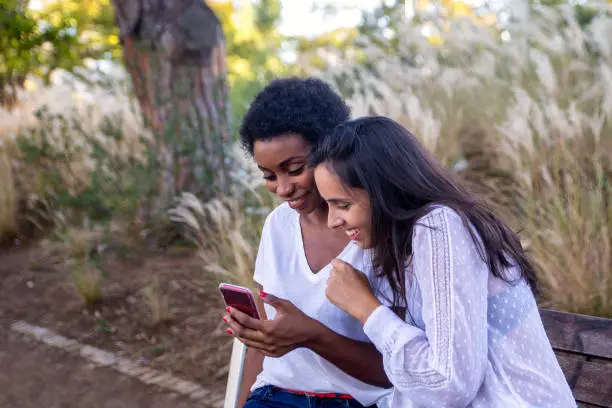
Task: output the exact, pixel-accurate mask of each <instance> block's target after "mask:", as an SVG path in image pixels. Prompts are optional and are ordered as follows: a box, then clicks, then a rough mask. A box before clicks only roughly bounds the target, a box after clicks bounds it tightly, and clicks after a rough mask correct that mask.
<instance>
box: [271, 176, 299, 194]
mask: <svg viewBox="0 0 612 408" xmlns="http://www.w3.org/2000/svg"><path fill="white" fill-rule="evenodd" d="M294 190H295V185H294V184H293V183H292V182H291V181H290V180H289V179H288V178H287V177H279V178H278V179H277V182H276V195H278V196H279V197H282V198H290V197H291V196H292V195H293V192H294Z"/></svg>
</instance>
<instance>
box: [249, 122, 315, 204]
mask: <svg viewBox="0 0 612 408" xmlns="http://www.w3.org/2000/svg"><path fill="white" fill-rule="evenodd" d="M310 149H311V146H310V144H309V143H308V142H307V141H306V139H304V138H303V137H302V136H300V135H297V134H294V133H288V134H286V135H283V136H277V137H274V138H272V139H269V140H257V141H255V144H254V145H253V156H254V158H255V161H256V162H257V167H259V169H260V170H261V171H262V173H263V177H264V179H265V180H266V187H267V188H268V190H269V191H270V192H271V193H273V194H276V195H277V196H278V197H280V198H282V199H283V200H285V201H287V202H288V203H289V206H290V207H291V208H293V209H294V210H296V211H298V212H300V213H303V214H309V213H311V212H312V211H314V210H315V209H317V208H321V204H323V200H322V199H321V196H320V195H319V192H318V191H317V188H316V185H315V182H314V174H313V173H314V171H313V169H311V168H310V167H309V166H308V154H309V153H310Z"/></svg>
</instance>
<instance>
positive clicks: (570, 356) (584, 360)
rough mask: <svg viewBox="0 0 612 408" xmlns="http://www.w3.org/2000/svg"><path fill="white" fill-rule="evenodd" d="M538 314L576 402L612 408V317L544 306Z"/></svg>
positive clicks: (581, 404)
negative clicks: (563, 310) (556, 309)
mask: <svg viewBox="0 0 612 408" xmlns="http://www.w3.org/2000/svg"><path fill="white" fill-rule="evenodd" d="M540 314H541V316H542V322H543V323H544V328H545V329H546V333H547V334H548V338H549V339H550V342H551V343H552V346H553V349H554V350H555V354H556V356H557V360H558V361H559V364H560V365H561V368H562V369H563V372H564V373H565V378H567V381H568V383H569V385H570V387H571V388H572V391H573V393H574V397H575V398H576V401H577V402H578V403H579V404H580V406H584V407H612V319H604V318H600V317H593V316H585V315H579V314H573V313H564V312H558V311H554V310H546V309H541V310H540Z"/></svg>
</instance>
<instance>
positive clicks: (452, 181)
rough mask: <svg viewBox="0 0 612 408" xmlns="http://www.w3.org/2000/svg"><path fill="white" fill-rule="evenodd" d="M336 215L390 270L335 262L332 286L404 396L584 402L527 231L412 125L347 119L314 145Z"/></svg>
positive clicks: (420, 400)
mask: <svg viewBox="0 0 612 408" xmlns="http://www.w3.org/2000/svg"><path fill="white" fill-rule="evenodd" d="M311 166H312V167H314V168H315V181H316V184H317V187H318V189H319V192H320V194H321V196H322V197H323V198H324V199H325V200H326V201H327V203H328V207H329V210H328V226H329V227H330V228H332V229H335V230H343V231H345V233H346V234H347V236H348V237H349V238H350V239H351V240H353V241H354V242H355V243H357V244H358V245H359V246H360V247H362V248H364V249H369V252H370V255H371V262H372V264H373V267H374V268H375V270H377V271H378V278H376V279H371V278H370V279H368V278H367V277H366V276H365V275H363V274H362V273H361V272H359V271H357V270H356V269H355V268H354V267H352V266H351V265H348V264H346V263H344V262H342V261H340V260H336V261H334V269H333V270H332V273H331V274H330V278H329V280H328V285H327V290H326V294H327V297H328V298H329V300H330V301H331V302H332V303H334V304H335V305H336V306H338V307H339V308H341V309H343V310H344V311H346V312H347V313H349V314H350V315H352V316H353V317H355V318H356V319H358V320H360V321H361V322H362V323H363V324H364V331H365V333H366V334H367V335H368V337H369V338H370V340H371V341H372V342H373V343H374V344H375V345H376V347H377V348H378V349H379V351H380V352H381V353H382V355H383V362H384V367H385V372H386V373H387V376H388V377H389V380H390V381H391V383H392V384H393V385H394V387H395V388H394V393H393V397H392V406H393V407H408V406H414V407H465V406H470V407H574V406H576V404H575V402H574V399H573V397H572V393H571V391H570V389H569V386H568V384H567V382H566V380H565V378H564V375H563V372H562V371H561V368H560V367H559V364H558V362H557V360H556V358H555V355H554V353H553V350H552V347H551V345H550V342H549V340H548V338H547V336H546V333H545V331H544V328H543V325H542V321H541V319H540V316H539V313H538V308H537V305H536V302H535V298H534V292H535V291H537V279H536V273H535V271H534V268H533V266H532V264H531V263H530V261H529V259H528V257H527V256H526V254H525V252H524V250H523V248H522V246H521V243H520V240H519V237H518V236H517V235H516V234H515V233H514V232H513V231H512V230H511V229H510V228H509V227H508V226H506V225H505V224H504V223H503V222H502V221H501V220H500V218H498V217H497V216H496V215H495V214H494V213H493V212H492V211H491V210H490V209H489V208H487V206H486V205H484V204H483V203H482V202H480V200H478V199H477V198H476V197H475V196H474V195H472V194H470V193H469V192H468V190H467V189H466V188H465V187H464V186H463V184H462V183H461V181H460V180H458V179H457V178H456V177H455V176H454V175H453V174H452V173H451V172H449V171H448V170H446V169H444V168H443V167H442V166H441V165H439V164H438V163H437V162H436V161H435V160H434V159H433V158H432V157H431V155H430V154H429V153H428V152H427V151H426V150H425V149H424V148H423V147H422V146H421V145H420V143H419V142H418V140H417V139H416V138H415V137H414V136H413V135H412V134H411V133H410V132H408V131H407V130H406V129H404V128H403V127H402V126H401V125H399V124H398V123H396V122H394V121H393V120H391V119H388V118H384V117H366V118H361V119H356V120H353V121H349V122H346V123H344V124H341V125H339V126H338V127H336V128H335V130H334V131H333V132H332V133H331V134H330V135H328V137H326V138H325V139H324V140H323V141H322V142H321V143H320V145H319V146H318V148H317V149H316V150H315V151H314V152H313V153H312V155H311Z"/></svg>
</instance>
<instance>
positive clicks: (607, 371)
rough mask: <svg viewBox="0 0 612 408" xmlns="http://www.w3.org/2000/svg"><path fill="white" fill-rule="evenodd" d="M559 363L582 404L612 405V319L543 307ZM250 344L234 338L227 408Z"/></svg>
mask: <svg viewBox="0 0 612 408" xmlns="http://www.w3.org/2000/svg"><path fill="white" fill-rule="evenodd" d="M540 314H541V316H542V322H543V323H544V328H545V329H546V333H547V334H548V338H549V339H550V342H551V343H552V346H553V349H554V350H555V354H556V356H557V359H558V360H559V364H560V365H561V368H562V369H563V372H564V373H565V377H566V378H567V381H568V383H569V385H570V387H571V388H572V392H573V393H574V397H575V398H576V401H577V402H578V404H579V406H581V407H612V319H603V318H599V317H592V316H585V315H579V314H572V313H564V312H557V311H554V310H546V309H540ZM245 353H246V347H245V346H244V345H243V344H242V343H240V342H239V341H238V340H234V345H233V349H232V357H231V362H230V370H229V375H228V381H227V390H226V396H225V407H224V408H237V407H236V401H237V399H238V385H239V383H240V378H241V377H242V366H243V364H244V356H245Z"/></svg>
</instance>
